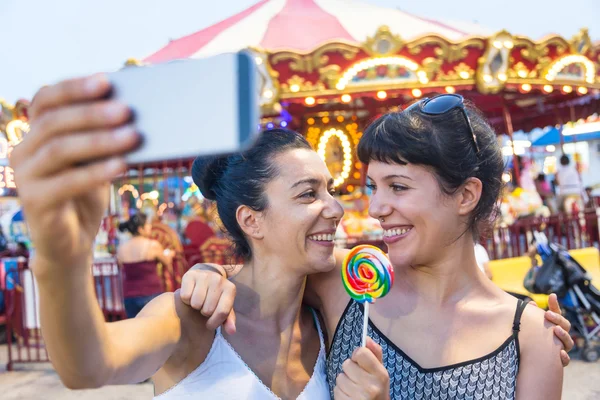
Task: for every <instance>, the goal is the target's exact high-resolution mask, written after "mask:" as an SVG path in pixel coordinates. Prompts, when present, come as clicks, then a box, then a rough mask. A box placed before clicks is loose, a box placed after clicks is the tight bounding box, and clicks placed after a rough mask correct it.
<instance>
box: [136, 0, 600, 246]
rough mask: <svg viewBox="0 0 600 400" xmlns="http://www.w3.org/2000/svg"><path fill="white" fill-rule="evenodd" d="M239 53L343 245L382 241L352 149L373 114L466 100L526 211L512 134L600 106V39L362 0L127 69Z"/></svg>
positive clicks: (226, 33) (262, 22)
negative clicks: (319, 169)
mask: <svg viewBox="0 0 600 400" xmlns="http://www.w3.org/2000/svg"><path fill="white" fill-rule="evenodd" d="M300 29H301V34H298V33H299V30H300ZM242 49H250V50H251V51H252V52H253V53H254V56H255V60H256V64H257V66H258V67H259V69H260V71H261V86H262V87H261V103H262V115H263V118H262V123H261V128H262V129H270V128H274V127H289V128H291V129H294V130H297V131H299V132H302V133H303V134H304V135H305V136H306V137H307V139H308V140H309V142H310V143H311V144H312V145H313V146H314V148H315V149H316V150H317V151H318V153H319V154H320V155H321V157H322V158H323V159H324V160H325V161H326V163H327V165H328V167H329V169H330V171H331V173H332V174H333V176H334V178H335V185H336V187H337V188H338V192H339V193H340V195H341V198H340V199H341V200H342V204H344V206H345V208H346V211H347V213H346V217H345V220H344V221H343V223H342V225H343V228H344V229H343V231H342V232H340V233H339V235H338V236H340V239H341V240H342V242H343V244H348V243H349V244H355V243H356V240H353V238H354V239H357V240H367V241H368V240H377V239H378V238H380V235H381V232H380V228H379V225H378V224H376V223H375V222H374V221H372V220H370V219H369V218H368V217H367V216H366V207H365V205H366V204H367V202H366V201H365V190H364V189H363V188H364V183H365V171H364V166H363V165H361V163H360V162H358V160H356V159H355V151H354V149H355V146H356V145H357V143H358V140H359V139H360V137H361V135H362V129H364V127H365V126H366V125H367V124H368V122H369V121H371V120H372V119H373V118H375V117H376V116H377V115H379V114H381V113H383V112H386V111H388V110H394V109H399V108H401V107H403V106H404V105H407V104H409V103H410V102H412V101H414V100H416V99H419V98H423V97H430V96H433V95H435V94H439V93H459V94H461V95H463V96H464V97H465V98H466V99H468V100H470V101H472V102H473V103H474V104H475V105H476V106H477V107H478V108H479V109H481V110H482V111H483V112H484V113H485V115H486V117H487V118H488V120H489V121H490V122H491V124H492V125H493V126H494V127H495V129H496V131H497V132H498V133H499V134H505V135H507V136H508V138H509V140H508V143H509V144H510V146H512V148H509V149H508V150H509V151H507V152H505V156H506V157H507V165H509V166H510V169H509V170H507V173H506V174H505V177H504V179H505V180H506V181H507V182H511V183H513V185H514V186H513V188H514V189H515V190H513V191H512V192H511V193H507V199H508V200H514V201H512V202H513V203H517V204H519V206H520V208H519V210H520V211H519V213H521V214H522V213H531V212H534V211H537V210H536V208H538V206H539V205H540V204H541V201H538V200H539V199H538V197H539V196H538V197H536V196H535V194H533V193H530V192H528V187H527V186H528V185H527V184H526V182H525V181H526V180H527V177H521V176H520V173H521V171H523V170H524V168H523V166H522V165H519V162H520V160H521V158H520V157H518V152H517V151H515V148H514V146H515V144H514V143H515V141H514V140H512V135H513V132H514V131H518V130H524V131H530V130H532V129H533V128H536V127H545V126H549V125H552V126H555V125H558V126H562V125H563V124H567V123H568V122H569V121H576V120H579V119H581V118H586V117H587V116H589V115H591V114H593V113H594V112H597V110H598V109H599V108H600V73H599V72H598V69H599V68H600V42H598V43H592V41H591V39H590V36H589V34H588V32H587V30H586V29H582V30H581V31H580V32H579V33H577V34H576V35H575V36H574V37H572V38H570V39H566V38H562V37H560V36H556V35H551V36H547V37H545V38H542V39H540V40H534V39H531V38H527V37H523V36H518V35H514V34H511V33H510V32H508V31H500V32H492V31H490V30H488V29H486V28H484V27H482V26H479V25H476V24H469V23H456V22H448V21H433V20H430V19H426V18H422V17H419V16H416V15H412V14H410V13H407V12H404V11H400V10H396V9H387V8H382V7H377V6H373V5H369V4H366V3H362V2H357V1H354V2H352V7H348V2H341V1H339V0H311V1H304V0H288V1H280V0H270V1H268V0H265V1H261V2H258V3H256V4H255V5H254V6H252V7H250V8H249V9H247V10H245V11H242V12H241V13H239V14H237V15H234V16H232V17H230V18H229V19H226V20H224V21H221V22H219V23H218V24H215V25H213V26H210V27H208V28H205V29H203V30H200V31H198V32H195V33H192V34H190V35H188V36H186V37H183V38H181V39H178V40H173V41H171V42H170V43H169V44H168V45H166V46H165V47H164V48H162V49H160V50H158V51H157V52H156V53H154V54H152V55H150V56H148V57H146V58H145V59H143V60H142V61H135V60H130V62H129V64H130V65H145V64H153V63H160V62H166V61H170V60H174V59H183V58H199V57H207V56H211V55H214V54H218V53H223V52H232V51H238V50H242ZM561 143H562V142H561ZM521 163H522V161H521ZM525 170H526V169H525ZM521 180H523V182H521ZM523 185H524V186H525V187H522V186H523ZM514 209H516V207H514V208H513V211H509V213H512V214H513V216H515V217H519V216H520V214H519V213H516V212H515V211H514Z"/></svg>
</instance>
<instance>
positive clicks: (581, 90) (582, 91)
mask: <svg viewBox="0 0 600 400" xmlns="http://www.w3.org/2000/svg"><path fill="white" fill-rule="evenodd" d="M577 91H578V92H579V94H587V92H588V89H587V88H586V87H583V86H580V87H578V88H577Z"/></svg>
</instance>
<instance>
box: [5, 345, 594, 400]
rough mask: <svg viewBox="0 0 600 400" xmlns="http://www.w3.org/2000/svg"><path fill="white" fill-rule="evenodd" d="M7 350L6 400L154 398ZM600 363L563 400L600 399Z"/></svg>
mask: <svg viewBox="0 0 600 400" xmlns="http://www.w3.org/2000/svg"><path fill="white" fill-rule="evenodd" d="M6 357H7V349H6V345H3V346H0V393H2V395H1V396H0V397H1V398H2V399H3V400H75V399H77V400H146V399H151V398H152V395H153V393H152V384H150V383H144V384H140V385H127V386H109V387H105V388H102V389H96V390H83V391H72V390H68V389H66V388H65V387H64V386H63V385H62V384H61V383H60V380H59V379H58V376H57V375H56V373H55V372H54V370H53V369H52V366H51V365H50V364H39V365H35V366H27V367H22V366H19V367H18V369H17V371H14V372H6V371H5V370H4V368H5V366H6V361H7V360H6ZM599 376H600V361H599V362H596V363H587V362H585V361H580V360H576V359H574V360H573V361H571V365H569V367H567V368H566V369H565V380H564V387H563V399H564V400H597V399H600V380H598V377H599Z"/></svg>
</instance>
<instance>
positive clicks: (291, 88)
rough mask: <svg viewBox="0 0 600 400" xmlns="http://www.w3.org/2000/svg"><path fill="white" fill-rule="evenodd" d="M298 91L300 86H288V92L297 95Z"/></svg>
mask: <svg viewBox="0 0 600 400" xmlns="http://www.w3.org/2000/svg"><path fill="white" fill-rule="evenodd" d="M299 91H300V85H298V84H296V83H294V84H293V85H292V86H290V92H292V93H297V92H299Z"/></svg>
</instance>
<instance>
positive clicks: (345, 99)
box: [342, 93, 352, 103]
mask: <svg viewBox="0 0 600 400" xmlns="http://www.w3.org/2000/svg"><path fill="white" fill-rule="evenodd" d="M351 101H352V96H350V95H349V94H348V93H346V94H344V95H342V102H344V103H350V102H351Z"/></svg>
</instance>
